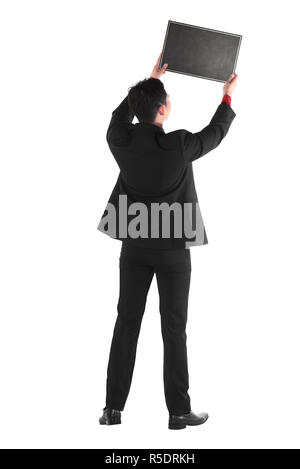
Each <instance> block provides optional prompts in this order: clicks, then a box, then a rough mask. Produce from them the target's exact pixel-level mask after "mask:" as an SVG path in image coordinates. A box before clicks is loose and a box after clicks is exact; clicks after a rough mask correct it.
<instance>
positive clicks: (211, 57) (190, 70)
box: [160, 20, 242, 83]
mask: <svg viewBox="0 0 300 469" xmlns="http://www.w3.org/2000/svg"><path fill="white" fill-rule="evenodd" d="M241 40H242V36H241V35H240V34H231V33H227V32H224V31H217V30H215V29H209V28H203V27H201V26H193V25H190V24H185V23H179V22H177V21H171V20H169V22H168V26H167V31H166V35H165V40H164V45H163V51H162V55H161V60H160V67H162V66H163V64H165V63H167V64H168V67H167V69H166V70H167V71H169V72H176V73H183V74H185V75H192V76H195V77H200V78H206V79H208V80H215V81H221V82H223V83H224V82H225V81H226V80H227V79H228V77H229V75H230V74H231V73H234V72H235V67H236V63H237V58H238V53H239V49H240V44H241Z"/></svg>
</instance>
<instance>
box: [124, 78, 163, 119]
mask: <svg viewBox="0 0 300 469" xmlns="http://www.w3.org/2000/svg"><path fill="white" fill-rule="evenodd" d="M128 104H129V107H130V108H131V110H132V112H133V113H134V114H135V115H136V117H137V118H138V120H139V122H149V123H151V124H152V123H153V121H154V119H155V117H156V114H157V111H158V109H159V107H160V106H161V105H164V106H166V105H167V93H166V90H165V88H164V85H163V83H162V81H160V80H159V79H158V78H152V77H151V78H145V79H144V80H141V81H139V82H137V83H136V84H135V85H133V86H131V87H130V88H129V91H128Z"/></svg>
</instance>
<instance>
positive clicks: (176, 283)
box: [106, 241, 191, 415]
mask: <svg viewBox="0 0 300 469" xmlns="http://www.w3.org/2000/svg"><path fill="white" fill-rule="evenodd" d="M119 271H120V291H119V300H118V306H117V311H118V314H117V318H116V323H115V327H114V331H113V337H112V342H111V349H110V355H109V361H108V367H107V381H106V407H110V408H113V409H119V410H123V409H124V406H125V403H126V399H127V397H128V394H129V390H130V385H131V381H132V375H133V369H134V364H135V357H136V348H137V342H138V337H139V332H140V327H141V322H142V318H143V314H144V310H145V305H146V299H147V294H148V290H149V287H150V284H151V281H152V278H153V275H154V273H155V274H156V279H157V286H158V291H159V299H160V302H159V308H160V319H161V332H162V338H163V345H164V364H163V378H164V392H165V400H166V405H167V408H168V411H169V413H171V414H173V415H181V414H184V413H188V412H190V410H191V406H190V396H189V394H188V389H189V374H188V359H187V347H186V323H187V310H188V296H189V287H190V276H191V257H190V249H184V248H183V249H177V250H176V249H174V250H170V249H167V250H164V249H151V248H143V247H133V246H132V245H129V244H128V243H126V241H123V242H122V248H121V254H120V258H119Z"/></svg>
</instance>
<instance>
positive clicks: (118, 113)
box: [106, 94, 134, 142]
mask: <svg viewBox="0 0 300 469" xmlns="http://www.w3.org/2000/svg"><path fill="white" fill-rule="evenodd" d="M133 118H134V114H133V112H132V111H131V109H130V107H129V104H128V94H127V96H126V97H125V98H124V99H123V101H122V102H121V103H120V104H119V106H118V107H117V108H116V109H115V110H114V111H113V112H112V116H111V119H110V123H109V126H108V129H107V133H106V140H107V142H108V141H109V138H110V132H111V130H112V127H113V126H115V125H116V124H122V123H123V124H131V122H132V121H133Z"/></svg>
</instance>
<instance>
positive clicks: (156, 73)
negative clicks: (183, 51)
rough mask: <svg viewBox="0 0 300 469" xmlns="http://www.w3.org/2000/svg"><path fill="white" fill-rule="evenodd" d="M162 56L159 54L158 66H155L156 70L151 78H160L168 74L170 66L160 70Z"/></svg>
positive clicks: (154, 69)
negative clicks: (167, 69)
mask: <svg viewBox="0 0 300 469" xmlns="http://www.w3.org/2000/svg"><path fill="white" fill-rule="evenodd" d="M161 54H162V53H160V54H159V57H158V59H157V62H156V64H155V65H154V68H153V70H152V73H151V75H150V78H160V77H161V76H162V75H163V74H164V73H165V72H166V68H167V66H168V64H164V65H163V66H162V67H161V68H159V62H160V59H161Z"/></svg>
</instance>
